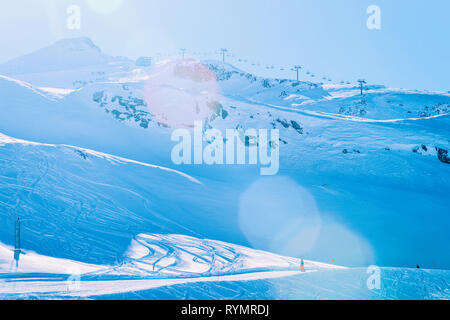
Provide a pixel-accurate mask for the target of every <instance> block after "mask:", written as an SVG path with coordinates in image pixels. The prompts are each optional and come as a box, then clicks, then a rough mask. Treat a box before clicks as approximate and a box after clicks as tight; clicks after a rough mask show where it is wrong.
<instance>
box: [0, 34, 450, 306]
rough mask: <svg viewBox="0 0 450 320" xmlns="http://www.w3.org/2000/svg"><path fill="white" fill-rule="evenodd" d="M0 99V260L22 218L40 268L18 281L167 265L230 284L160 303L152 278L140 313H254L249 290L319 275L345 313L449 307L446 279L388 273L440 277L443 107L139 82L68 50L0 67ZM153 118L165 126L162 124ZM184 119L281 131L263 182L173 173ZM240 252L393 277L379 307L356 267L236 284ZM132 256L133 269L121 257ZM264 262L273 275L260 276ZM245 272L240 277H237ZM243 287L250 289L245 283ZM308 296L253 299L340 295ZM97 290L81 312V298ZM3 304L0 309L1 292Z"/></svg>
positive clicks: (76, 48) (445, 223)
mask: <svg viewBox="0 0 450 320" xmlns="http://www.w3.org/2000/svg"><path fill="white" fill-rule="evenodd" d="M0 98H1V100H0V101H2V102H1V104H0V163H1V166H0V222H1V225H2V226H3V227H2V228H1V232H0V242H1V243H3V244H5V246H6V247H4V248H8V247H7V246H11V245H13V244H14V237H13V232H14V221H15V219H16V217H20V218H21V221H22V225H23V230H22V247H23V249H24V250H28V251H33V252H35V254H36V255H37V256H36V257H37V258H36V260H30V261H31V262H26V261H27V260H26V259H27V255H24V256H23V257H24V258H23V259H24V260H23V263H24V266H30V268H31V269H26V268H25V269H23V270H22V271H21V270H20V269H19V270H18V272H22V273H25V274H32V273H36V272H37V273H48V274H52V276H51V277H50V278H52V277H55V276H56V275H57V274H58V275H59V276H58V277H60V278H61V275H64V274H65V273H64V271H62V270H56V271H55V269H52V268H50V269H48V271H47V272H46V270H45V267H44V269H39V268H38V269H33V268H35V267H36V264H37V265H41V264H42V265H44V266H46V262H45V261H47V260H48V259H56V260H55V261H60V260H58V259H64V261H71V262H70V263H69V265H73V264H83V265H89V266H90V267H89V268H88V269H87V272H91V271H92V270H99V268H100V269H102V270H104V269H108V270H110V271H111V270H119V271H117V272H118V273H117V274H116V275H115V276H117V278H116V279H115V280H121V279H122V280H123V279H124V278H126V277H129V276H130V272H131V271H132V274H133V276H138V275H139V273H140V272H142V273H141V276H142V277H149V274H148V271H149V270H148V265H150V266H151V267H150V268H151V269H152V268H153V266H152V264H153V263H154V262H155V261H156V260H158V259H159V258H158V257H160V255H163V256H164V257H167V261H166V262H167V263H168V264H169V265H172V263H173V268H172V267H171V268H168V269H165V271H168V272H169V273H171V275H170V277H171V278H173V277H175V278H177V279H178V278H183V277H189V276H190V275H191V272H192V270H191V269H190V268H191V267H192V268H198V270H200V269H201V270H217V271H218V272H221V273H225V274H224V276H231V278H230V281H232V283H227V284H226V285H227V286H229V287H230V291H226V290H223V288H222V287H220V288H219V287H218V286H217V285H216V283H214V281H216V280H217V281H216V282H220V281H226V280H223V279H222V280H221V279H216V280H214V281H213V280H208V281H213V282H212V283H210V284H208V286H209V287H210V288H208V289H205V290H203V289H202V286H198V284H193V283H194V282H195V283H198V281H197V280H198V279H197V280H196V281H185V282H183V281H181V282H177V281H178V280H177V281H175V282H170V283H171V284H173V285H175V287H174V288H176V289H174V290H173V291H171V290H170V289H151V288H156V287H160V286H162V285H164V284H166V285H167V283H169V282H165V280H164V279H166V278H168V277H169V276H168V274H161V273H158V277H159V279H158V281H162V282H157V283H159V284H160V285H156V286H154V284H155V282H152V283H150V284H149V283H145V281H144V283H141V284H137V286H136V287H135V289H136V290H137V291H143V290H144V291H145V293H142V294H143V296H145V297H149V298H155V297H158V296H159V297H175V298H183V297H184V298H185V296H183V294H182V292H183V291H184V289H185V288H186V286H190V288H191V289H192V290H194V291H193V292H195V293H193V296H192V297H193V298H205V297H208V295H207V294H206V292H210V293H211V295H210V296H209V297H211V298H217V297H231V298H232V297H241V298H252V297H253V298H254V296H253V295H252V294H251V293H250V292H251V291H252V289H250V288H253V286H254V287H255V288H257V289H258V290H259V289H261V288H267V286H272V285H273V286H274V287H275V288H278V287H281V288H286V287H289V286H291V285H292V286H297V285H298V284H299V283H303V284H304V281H307V282H309V281H313V282H314V281H318V280H317V277H319V274H320V277H324V278H323V279H328V280H329V281H332V282H334V283H336V281H337V282H339V281H341V282H339V285H338V287H339V286H340V287H342V288H343V290H344V289H345V288H347V289H346V290H349V291H347V292H348V296H346V297H347V298H373V297H375V298H379V297H383V298H399V297H410V298H417V297H421V298H445V297H447V298H448V281H449V278H448V272H447V271H424V272H423V273H416V272H415V271H414V272H413V271H412V270H408V269H404V268H403V267H415V266H416V264H420V265H421V266H422V267H425V268H432V269H449V268H450V260H449V259H450V258H449V257H448V255H446V254H445V252H446V251H448V243H450V238H449V235H448V232H447V231H448V228H449V227H450V217H449V216H448V214H447V212H448V208H449V205H450V198H449V197H448V190H450V165H449V163H450V157H449V154H448V152H449V150H450V94H449V93H448V92H447V93H446V92H420V91H416V90H403V89H392V88H386V87H384V86H382V85H368V86H366V87H365V88H364V92H363V95H361V94H360V89H359V87H358V86H357V85H342V84H340V85H330V84H328V85H322V84H319V83H312V82H299V81H293V80H287V79H266V78H262V77H258V76H255V75H252V74H249V73H247V72H245V71H243V70H240V69H237V68H235V67H233V66H231V65H228V64H224V63H221V62H216V61H203V62H200V61H195V60H192V59H186V60H176V59H175V60H170V61H161V62H159V63H158V64H157V65H155V66H153V67H152V68H141V67H137V66H136V65H135V63H134V62H132V61H130V60H128V59H125V58H113V57H110V56H108V55H106V54H103V53H102V52H101V50H100V49H99V48H98V47H97V46H95V45H94V44H93V43H92V41H90V40H89V39H85V38H82V39H66V40H61V41H59V42H57V43H56V44H54V45H52V46H50V47H48V48H44V49H41V50H38V51H37V52H35V53H31V54H29V55H27V56H24V57H22V58H17V59H15V60H13V61H10V62H8V63H6V64H3V65H0ZM155 101H156V102H155ZM161 106H163V107H164V108H166V109H167V108H171V109H170V112H168V113H167V114H163V115H162V116H161V115H160V112H161ZM192 106H193V108H190V107H192ZM164 108H163V110H162V112H163V113H164V111H165V110H164ZM178 108H179V109H178ZM191 109H192V110H196V109H197V110H200V111H202V112H203V111H205V110H206V111H207V112H210V113H207V117H205V118H204V120H205V125H206V127H207V128H215V129H219V130H221V131H224V130H226V129H234V128H239V129H242V130H245V129H249V128H257V129H260V128H267V129H278V130H280V140H279V141H278V142H279V145H280V171H279V173H278V176H276V177H261V176H260V175H259V170H258V168H257V167H255V166H247V165H234V166H217V165H216V166H207V165H180V166H177V165H175V164H174V163H173V162H172V160H171V150H172V148H173V146H174V142H173V141H171V134H172V132H173V129H174V126H173V125H171V124H173V123H177V124H178V123H179V121H178V120H179V117H180V116H181V117H183V116H184V115H185V113H186V112H189V110H191ZM197 114H202V113H201V112H198V113H197ZM202 115H203V114H202ZM172 120H174V121H172ZM205 143H206V142H205ZM256 208H258V209H256ZM250 222H251V223H250ZM168 234H171V235H174V234H178V235H180V236H173V237H172V236H170V237H169V236H165V235H168ZM140 235H144V236H140ZM145 235H153V236H151V237H150V236H145ZM180 237H181V238H180ZM183 237H188V238H183ZM189 237H194V238H192V239H197V240H189V239H191V238H189ZM149 239H151V241H150V240H149ZM200 239H216V240H220V241H223V243H220V245H218V244H217V242H214V243H210V241H212V240H208V241H206V240H205V241H206V242H203V240H200ZM192 242H195V244H192ZM130 245H131V247H132V248H134V249H133V250H134V251H133V250H131V251H130ZM238 245H240V246H245V247H253V248H254V249H257V250H266V251H270V252H273V254H280V255H283V256H292V257H296V258H303V259H308V260H307V261H308V264H309V263H311V264H312V265H313V266H318V265H319V264H318V262H311V261H321V262H324V263H331V261H332V260H333V259H334V261H335V262H336V263H337V264H338V265H345V266H347V267H365V266H368V265H370V264H377V265H382V266H394V267H397V268H396V269H383V270H384V271H383V272H386V279H385V280H386V281H387V282H386V286H385V287H384V289H385V290H384V289H383V290H384V291H383V292H382V293H380V292H378V293H376V294H375V293H373V292H370V291H367V288H366V287H365V284H364V285H362V283H365V282H364V281H363V280H362V278H363V277H365V276H366V275H365V274H364V272H363V271H364V270H363V269H355V268H348V269H345V270H343V269H342V270H341V269H339V268H331V267H333V266H329V267H330V268H331V269H330V270H328V269H327V270H322V269H320V268H319V269H320V270H318V269H317V270H318V272H317V276H316V275H313V274H312V273H311V274H306V275H305V274H303V275H296V274H294V277H293V278H289V280H284V278H281V279H278V280H270V281H269V280H267V279H266V278H258V277H257V276H256V278H255V273H257V272H260V271H263V272H268V273H269V277H272V276H274V275H273V274H270V272H288V273H289V272H292V271H293V270H294V269H295V270H298V268H297V267H298V262H299V260H295V259H294V260H293V259H291V258H280V259H281V260H277V259H278V258H274V257H275V256H272V255H271V254H269V253H267V252H266V253H261V254H262V257H263V258H262V260H264V261H263V262H264V263H263V264H262V265H259V267H256V269H257V270H256V269H252V268H250V269H248V268H246V267H245V266H246V265H247V264H252V263H254V262H255V258H254V256H252V257H250V258H249V257H246V258H245V259H243V258H242V252H249V251H248V250H251V249H247V248H244V247H239V250H237V249H236V247H235V246H238ZM186 246H187V247H189V250H187V249H186ZM174 248H175V249H174ZM208 248H209V249H208ZM2 250H3V249H2ZM5 250H6V251H5ZM8 250H10V249H4V250H3V251H2V252H3V253H2V255H1V256H0V268H1V269H0V273H8V272H11V270H10V269H8V268H7V267H6V266H7V265H9V261H8V255H10V254H11V252H10V251H8ZM5 252H6V253H5ZM130 252H131V253H130ZM252 252H253V251H252ZM258 252H259V251H258ZM138 253H145V259H142V258H143V257H144V256H140V257H137V256H135V255H133V254H138ZM130 254H131V256H130ZM216 254H217V256H216ZM30 255H31V256H33V257H35V256H34V253H33V254H31V253H30ZM271 257H272V258H274V259H275V260H276V261H278V262H277V263H275V264H271V261H272V260H271V259H272V258H271ZM276 257H279V256H276ZM130 259H131V260H130ZM155 259H156V260H155ZM164 259H166V258H164ZM164 259H163V260H164ZM256 260H258V259H256ZM262 260H258V261H259V262H261V261H262ZM33 261H35V262H33ZM52 261H53V260H52ZM280 261H281V262H280ZM286 261H290V262H289V263H288V264H287V265H285V264H283V263H285V262H286ZM259 262H258V263H259ZM33 263H34V264H33ZM52 263H53V262H52ZM54 263H56V264H57V263H58V262H54ZM61 263H62V262H61ZM217 264H219V265H217ZM63 265H64V264H63ZM1 266H3V267H1ZM321 266H325V265H321ZM334 267H335V266H334ZM19 268H20V263H19ZM186 268H187V269H186ZM215 268H216V269H215ZM324 268H325V267H324ZM83 270H84V269H83ZM130 270H131V271H130ZM196 270H197V269H196ZM243 270H244V271H245V272H244V271H243ZM110 271H108V272H110ZM150 271H151V272H150V277H153V276H154V275H153V274H152V272H153V269H152V270H150ZM242 272H244V273H245V274H246V275H245V276H243V277H241V278H239V277H237V278H236V275H237V274H239V273H242ZM417 272H419V271H417ZM83 273H84V271H83ZM109 274H110V273H108V275H109ZM209 276H212V275H211V274H205V273H204V272H203V273H201V272H200V274H196V275H195V277H200V278H202V277H209ZM341 276H342V278H336V277H341ZM20 277H25V275H24V274H21V275H20ZM83 277H84V276H83ZM105 277H106V274H102V275H101V276H99V278H96V279H97V280H105V279H106V278H105ZM121 277H122V278H121ZM249 277H250V279H255V282H252V284H249V283H248V282H247V280H248V279H249ZM252 277H253V278H252ZM274 277H275V278H277V277H278V276H277V275H275V276H274ZM417 277H421V279H423V281H424V283H423V285H424V286H425V287H426V288H429V287H432V286H433V285H435V287H434V289H433V290H432V292H431V291H427V290H428V289H426V290H425V289H424V290H425V291H423V290H422V291H420V290H419V291H418V292H420V293H419V294H418V295H411V296H408V294H410V291H412V290H413V289H411V286H414V282H416V281H417ZM1 278H2V277H1V276H0V281H2V280H1ZM94 278H95V277H94ZM286 279H288V278H286ZM306 279H308V280H306ZM333 279H334V280H333ZM339 279H341V280H339ZM393 279H395V280H393ZM398 279H400V280H398ZM401 279H404V281H405V286H404V287H403V289H399V290H400V291H396V292H394V291H393V290H394V285H392V281H402V280H401ZM47 280H48V279H47ZM106 280H108V279H106ZM134 280H136V279H134ZM328 280H327V281H328ZM243 281H245V282H243ZM346 281H350V283H353V284H354V283H355V282H354V281H357V282H356V283H358V284H359V285H358V286H357V287H358V289H357V290H356V291H351V290H350V289H349V288H348V286H347V284H348V283H346ZM352 281H353V282H352ZM191 282H192V283H191ZM314 283H315V284H319V283H318V282H314ZM443 283H444V285H443ZM320 284H321V286H322V289H323V290H322V291H321V290H319V291H317V292H316V294H315V296H311V295H310V294H308V293H307V292H306V291H295V294H292V295H290V296H289V295H281V296H278V295H277V294H275V293H274V292H275V291H273V290H272V291H271V290H265V291H264V292H270V293H267V295H261V296H259V297H261V298H277V297H278V298H296V299H299V298H302V297H304V298H314V297H317V298H327V297H328V298H339V297H340V298H342V297H344V298H345V296H342V295H340V294H338V290H336V291H335V293H334V295H333V294H331V295H327V294H326V292H327V288H328V287H327V285H325V280H324V282H320ZM445 284H447V286H446V285H445ZM55 285H57V286H58V285H60V284H55ZM421 285H422V284H421ZM18 286H19V287H20V288H23V289H21V290H22V291H20V290H19V291H20V292H19V291H17V293H18V294H19V293H20V295H24V296H27V295H28V294H29V295H31V296H33V295H37V296H39V295H40V294H42V296H46V293H45V290H44V291H39V290H41V289H39V290H38V289H36V290H37V291H33V290H34V289H28V288H27V286H26V284H20V285H19V284H18ZM106 286H108V284H106ZM118 287H121V285H120V284H119V283H118ZM446 287H447V289H445V288H446ZM58 288H60V287H58ZM64 288H65V287H64ZM93 288H94V287H93ZM95 288H97V289H98V290H99V292H102V294H100V293H99V294H98V296H101V295H103V296H105V295H112V294H122V295H123V296H122V297H133V296H132V295H131V294H130V293H127V292H123V291H120V290H119V291H115V290H112V291H109V292H107V291H102V290H103V289H102V288H101V284H99V287H95ZM310 288H311V290H312V287H310ZM436 288H437V289H436ZM60 289H61V288H60ZM97 289H89V290H91V291H89V290H88V291H89V292H88V293H83V294H82V295H80V296H83V297H87V296H90V297H91V296H95V294H94V291H95V290H97ZM150 289H151V290H150ZM8 290H9V289H5V290H4V291H1V292H0V296H1V295H3V296H4V297H8V295H9V294H13V292H10V291H8ZM58 290H59V289H58ZM58 290H56V291H58ZM64 290H65V289H63V291H64ZM136 290H130V291H136ZM395 290H396V289H395ZM430 290H431V289H430ZM445 290H447V291H445ZM39 292H40V293H39ZM230 292H247V293H246V294H243V295H238V294H236V295H235V296H230V294H231V293H230ZM342 292H345V290H344V291H342ZM171 294H172V295H171ZM270 294H272V296H270ZM380 294H381V296H380Z"/></svg>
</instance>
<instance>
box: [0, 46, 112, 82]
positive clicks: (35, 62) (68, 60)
mask: <svg viewBox="0 0 450 320" xmlns="http://www.w3.org/2000/svg"><path fill="white" fill-rule="evenodd" d="M113 60H114V58H112V57H111V56H109V55H106V54H104V53H102V51H101V50H100V48H99V47H97V46H96V45H95V44H94V43H93V42H92V40H91V39H89V38H69V39H62V40H59V41H57V42H55V43H54V44H52V45H50V46H48V47H45V48H42V49H39V50H37V51H34V52H32V53H30V54H27V55H24V56H22V57H19V58H16V59H13V60H10V61H8V62H6V63H4V64H2V65H0V74H7V75H19V74H33V73H43V72H54V71H61V70H70V69H76V68H82V67H89V66H95V65H103V64H107V63H109V62H111V61H113Z"/></svg>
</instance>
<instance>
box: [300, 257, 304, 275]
mask: <svg viewBox="0 0 450 320" xmlns="http://www.w3.org/2000/svg"><path fill="white" fill-rule="evenodd" d="M300 270H301V271H302V272H305V261H303V259H302V261H301V262H300Z"/></svg>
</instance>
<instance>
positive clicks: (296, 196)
mask: <svg viewBox="0 0 450 320" xmlns="http://www.w3.org/2000/svg"><path fill="white" fill-rule="evenodd" d="M239 224H240V227H241V230H242V231H243V233H244V235H245V236H246V238H247V240H248V241H249V242H250V243H251V244H252V245H253V246H254V247H255V248H258V249H264V250H269V251H271V252H276V253H279V254H284V255H289V256H301V255H303V254H305V253H306V252H308V251H309V250H310V249H311V248H312V247H313V246H314V244H315V242H316V240H317V237H318V236H319V233H320V227H321V218H320V215H319V212H318V210H317V206H316V203H315V201H314V198H313V197H312V196H311V195H310V193H309V192H308V191H307V190H306V189H304V188H302V187H301V186H299V185H298V184H297V183H295V182H294V181H292V180H291V179H289V178H286V177H272V178H264V179H261V180H259V181H257V182H255V183H254V184H252V185H251V186H250V187H249V188H248V189H247V191H246V192H245V193H244V194H243V195H242V197H241V199H240V204H239Z"/></svg>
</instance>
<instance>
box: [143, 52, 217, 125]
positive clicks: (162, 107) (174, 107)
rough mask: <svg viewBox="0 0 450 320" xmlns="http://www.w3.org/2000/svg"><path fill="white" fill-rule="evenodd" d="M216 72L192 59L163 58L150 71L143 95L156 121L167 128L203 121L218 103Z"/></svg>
mask: <svg viewBox="0 0 450 320" xmlns="http://www.w3.org/2000/svg"><path fill="white" fill-rule="evenodd" d="M219 96H220V95H219V87H218V84H217V80H216V75H215V74H214V72H212V71H211V70H210V69H208V68H207V67H206V66H204V65H203V64H202V63H201V62H199V61H197V60H194V59H178V60H167V61H163V62H160V63H158V64H157V65H156V66H155V67H153V69H152V70H151V73H150V76H149V79H148V80H147V81H146V84H145V89H144V97H145V101H146V103H147V106H148V108H149V111H150V112H151V114H152V115H153V116H154V117H155V118H156V120H157V121H158V122H159V123H161V124H164V125H167V126H170V127H191V126H193V125H194V122H195V121H206V120H208V119H209V118H210V117H211V115H212V114H213V113H214V112H215V110H216V108H217V105H218V104H219V102H218V101H219Z"/></svg>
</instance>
